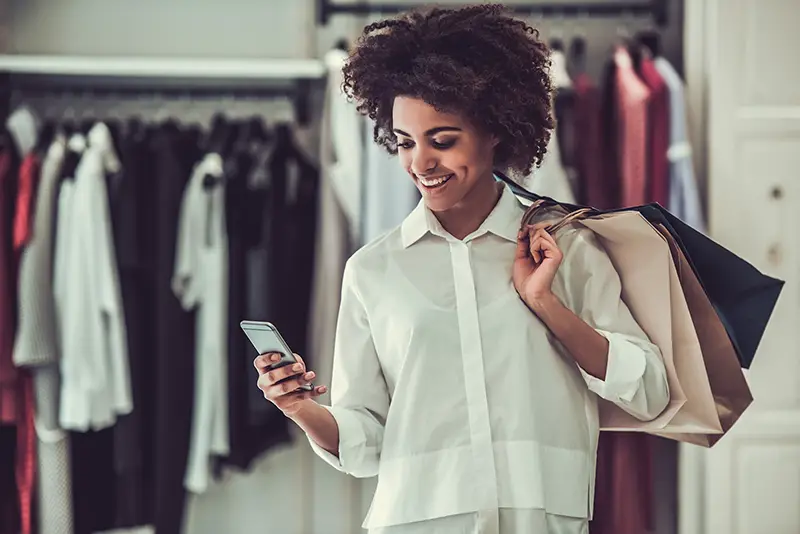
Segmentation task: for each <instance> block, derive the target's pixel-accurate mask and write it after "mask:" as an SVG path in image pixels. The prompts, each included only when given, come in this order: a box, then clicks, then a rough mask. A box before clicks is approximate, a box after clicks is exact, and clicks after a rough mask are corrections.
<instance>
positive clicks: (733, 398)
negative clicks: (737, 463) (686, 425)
mask: <svg viewBox="0 0 800 534" xmlns="http://www.w3.org/2000/svg"><path fill="white" fill-rule="evenodd" d="M654 226H655V228H656V229H657V230H658V231H659V232H660V233H661V235H663V236H664V238H665V239H666V240H667V243H668V244H669V247H670V250H671V252H672V257H673V260H674V262H675V265H676V267H677V270H678V278H679V279H680V281H681V287H682V288H683V294H684V296H685V297H686V302H687V304H688V305H689V311H690V312H691V315H692V321H693V323H694V327H695V331H696V332H697V336H698V339H699V340H700V346H701V347H702V349H703V362H704V363H705V367H706V375H707V376H708V381H709V385H710V386H711V392H712V394H713V396H714V404H715V407H716V411H717V416H718V417H719V422H720V428H721V433H709V434H696V433H695V434H692V433H679V432H672V433H668V432H664V433H656V434H657V435H660V436H662V437H666V438H670V439H674V440H678V441H684V442H688V443H694V444H696V445H702V446H705V447H711V446H712V445H714V444H715V443H716V442H717V441H719V439H720V438H721V437H722V435H723V434H724V433H726V432H728V431H729V430H730V429H731V427H733V425H734V423H736V421H737V420H738V419H739V417H740V416H741V415H742V414H743V413H744V411H745V410H746V409H747V408H748V406H750V404H751V403H752V402H753V395H752V394H751V392H750V387H749V385H748V384H747V380H746V379H745V377H744V374H743V373H742V370H741V367H740V365H739V360H738V358H737V354H736V349H735V348H734V346H733V343H732V342H731V340H730V337H729V336H728V333H727V331H726V330H725V326H724V325H723V324H722V321H720V319H719V316H718V315H717V312H716V310H714V307H713V306H712V305H711V302H710V301H709V300H708V297H707V296H706V294H705V291H704V290H703V287H702V285H701V284H700V281H699V280H698V279H697V276H696V275H695V273H694V271H693V270H692V268H691V266H690V265H689V262H688V260H687V258H686V256H685V255H684V253H683V251H682V250H681V249H680V247H679V246H678V243H677V242H676V240H675V238H674V237H673V236H672V235H671V234H670V232H669V230H668V229H667V227H666V226H665V225H663V224H655V225H654ZM681 415H682V414H680V413H678V414H677V415H676V417H675V419H673V422H680V420H681Z"/></svg>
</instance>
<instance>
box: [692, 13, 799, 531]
mask: <svg viewBox="0 0 800 534" xmlns="http://www.w3.org/2000/svg"><path fill="white" fill-rule="evenodd" d="M705 8H706V12H705V13H704V15H705V17H704V20H705V21H706V23H705V30H706V31H705V38H706V42H705V46H706V52H707V54H708V56H707V63H706V65H707V66H706V72H707V78H706V80H707V84H708V85H707V98H708V100H707V108H708V116H707V120H708V124H707V126H708V138H707V143H708V172H709V174H708V203H709V223H710V232H711V235H712V237H713V238H714V239H716V240H717V241H719V242H720V243H721V244H723V245H724V246H726V247H728V248H730V249H731V250H733V251H735V252H736V253H738V254H740V255H741V256H743V257H744V258H746V259H748V260H749V261H751V262H752V263H753V264H754V265H756V266H757V267H758V268H759V269H762V270H763V271H765V272H766V273H768V274H770V275H773V276H776V277H778V278H781V279H784V280H786V281H787V283H786V286H785V288H784V293H783V294H782V296H781V298H780V300H779V302H778V306H777V308H776V311H775V314H774V316H773V319H772V322H771V323H770V325H769V327H768V329H767V332H766V334H765V337H764V340H763V342H762V344H761V347H760V349H759V353H758V354H757V356H756V360H755V362H754V364H753V367H752V369H751V370H750V372H749V375H748V378H749V381H750V384H751V387H752V391H753V396H754V397H755V402H754V403H753V405H752V406H751V408H750V410H749V411H748V412H747V413H746V414H745V416H744V417H742V419H741V420H740V421H739V422H738V423H737V425H736V426H735V427H734V429H733V431H732V432H730V434H729V435H728V436H726V437H725V438H724V439H722V440H721V441H720V442H719V443H718V444H717V445H716V446H715V447H714V448H713V449H711V450H709V451H699V450H693V449H691V448H690V447H684V448H683V450H682V459H687V460H688V461H693V460H698V457H699V460H700V461H699V462H696V463H695V464H694V465H696V466H698V467H700V469H701V472H702V473H703V476H702V477H699V481H698V486H697V487H695V488H694V495H696V496H697V497H701V499H700V501H701V502H702V504H698V505H697V506H695V503H694V502H692V501H690V500H689V499H687V498H684V499H682V500H683V502H684V503H686V504H687V506H686V507H683V508H682V510H681V513H682V514H693V513H695V512H697V514H696V519H697V520H696V521H695V522H694V524H695V527H694V528H688V527H687V528H684V529H682V532H684V533H685V534H688V533H689V531H691V532H692V533H698V534H699V533H700V532H705V533H708V534H718V533H720V534H721V533H726V534H762V533H765V532H769V533H772V534H795V533H797V532H800V506H798V503H800V313H798V312H800V300H799V299H798V296H800V295H798V279H799V278H800V277H798V273H800V231H798V228H800V176H798V173H799V172H800V66H799V64H798V62H797V58H796V51H797V50H798V49H800V33H798V31H797V27H798V23H800V0H706V2H705ZM686 52H687V54H691V53H692V50H691V48H687V51H686ZM682 473H687V469H686V468H685V467H684V468H682ZM688 474H689V475H690V476H691V475H692V474H691V473H688ZM700 488H702V489H700ZM690 491H692V488H688V489H687V491H686V492H687V493H688V492H690ZM684 497H685V495H684ZM687 501H688V502H687ZM690 523H691V521H682V524H684V525H690ZM700 525H702V527H699V526H700Z"/></svg>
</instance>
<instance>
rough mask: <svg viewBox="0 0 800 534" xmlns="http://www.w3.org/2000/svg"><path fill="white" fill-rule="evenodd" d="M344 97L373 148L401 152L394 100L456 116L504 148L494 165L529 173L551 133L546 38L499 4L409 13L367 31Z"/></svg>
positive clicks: (348, 71) (350, 65) (347, 71)
mask: <svg viewBox="0 0 800 534" xmlns="http://www.w3.org/2000/svg"><path fill="white" fill-rule="evenodd" d="M343 89H344V91H345V93H346V94H347V95H348V97H350V98H351V99H353V100H355V102H356V104H357V106H358V110H359V112H360V113H362V114H364V115H367V116H369V117H370V118H371V119H372V120H373V121H374V122H375V126H374V133H373V136H374V140H375V142H376V143H378V144H379V145H382V146H383V147H384V148H386V150H387V151H389V153H391V154H396V153H397V141H396V138H395V136H394V134H393V133H392V108H393V104H394V99H395V97H396V96H401V95H402V96H408V97H411V98H419V99H421V100H423V101H424V102H426V103H428V104H429V105H431V106H433V107H434V108H436V109H437V110H439V111H443V112H448V113H455V114H459V115H461V116H462V117H465V118H466V119H467V120H469V121H470V122H471V123H472V124H473V125H474V126H475V127H477V128H480V129H482V130H483V131H484V132H487V133H490V134H492V135H494V136H496V137H497V138H498V139H499V143H498V146H497V149H496V151H495V161H494V165H495V167H496V168H498V169H499V170H500V169H502V170H505V171H511V172H518V173H520V174H522V175H527V174H528V173H530V171H531V170H532V168H533V167H534V166H535V165H537V166H538V165H539V164H541V161H542V158H543V156H544V154H545V151H546V149H547V144H548V142H549V140H550V134H551V131H552V129H553V127H554V121H553V118H552V113H551V106H552V100H551V99H552V91H553V88H552V84H551V79H550V51H549V50H548V48H547V46H546V45H545V44H544V43H543V42H542V41H541V40H540V39H539V32H538V30H535V29H534V28H532V27H530V26H529V25H527V24H526V23H525V22H524V21H522V20H518V19H515V18H512V17H511V16H508V15H507V14H506V13H505V8H504V7H503V6H502V5H499V4H483V5H476V6H470V7H464V8H460V9H444V8H434V9H431V10H428V11H414V12H410V13H405V14H403V15H400V16H398V17H397V18H393V19H388V20H383V21H380V22H376V23H374V24H370V25H368V26H367V27H366V28H364V32H363V34H362V35H361V37H360V38H359V40H358V42H357V44H356V46H355V49H354V50H353V52H352V54H351V55H350V57H349V59H348V61H347V63H346V64H345V67H344V84H343Z"/></svg>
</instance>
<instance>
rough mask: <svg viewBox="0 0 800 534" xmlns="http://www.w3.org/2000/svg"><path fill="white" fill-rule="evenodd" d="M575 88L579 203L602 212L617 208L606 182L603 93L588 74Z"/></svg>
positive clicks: (581, 76) (579, 79)
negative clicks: (601, 119)
mask: <svg viewBox="0 0 800 534" xmlns="http://www.w3.org/2000/svg"><path fill="white" fill-rule="evenodd" d="M573 87H574V89H575V106H574V118H575V169H576V170H577V172H578V191H577V193H578V195H577V196H578V199H577V200H578V203H579V204H588V205H589V206H593V207H595V208H600V209H610V208H614V207H616V202H615V201H614V188H612V187H610V186H609V184H608V183H607V182H606V181H605V180H604V174H603V154H602V146H601V143H602V141H601V139H602V131H601V124H600V91H599V90H598V89H597V86H596V85H595V84H594V82H592V79H591V78H590V77H589V75H588V74H585V73H583V74H580V75H578V76H576V77H575V80H574V81H573Z"/></svg>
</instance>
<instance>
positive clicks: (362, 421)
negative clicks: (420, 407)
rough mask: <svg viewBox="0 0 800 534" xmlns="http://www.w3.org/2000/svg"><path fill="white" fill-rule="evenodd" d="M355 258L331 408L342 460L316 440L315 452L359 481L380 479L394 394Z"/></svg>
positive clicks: (339, 330)
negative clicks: (357, 279)
mask: <svg viewBox="0 0 800 534" xmlns="http://www.w3.org/2000/svg"><path fill="white" fill-rule="evenodd" d="M354 271H355V269H354V268H353V262H352V259H351V260H350V261H348V262H347V265H346V266H345V270H344V278H343V281H342V299H341V304H340V308H339V317H338V322H337V326H336V341H335V343H334V354H333V378H332V383H331V406H330V407H326V408H327V409H328V410H329V411H330V413H331V414H332V415H333V417H334V419H335V420H336V424H337V425H338V426H339V457H338V458H337V457H336V456H335V455H333V454H330V453H329V452H327V451H325V450H324V449H323V448H322V447H320V446H319V445H317V444H316V443H315V442H314V441H313V440H312V439H311V438H309V441H310V442H311V447H312V448H313V449H314V451H315V452H316V453H317V454H318V455H319V456H320V457H321V458H322V459H323V460H325V461H326V462H327V463H329V464H330V465H332V466H333V467H334V468H336V469H338V470H339V471H342V472H345V473H348V474H350V475H353V476H355V477H359V478H367V477H373V476H376V475H377V474H378V463H379V460H380V454H381V446H382V443H383V430H384V424H385V422H386V414H387V413H388V411H389V392H388V387H387V385H386V379H385V377H384V375H383V370H382V369H381V365H380V362H379V360H378V355H377V352H376V350H375V345H374V343H373V340H372V332H371V330H370V325H369V320H368V317H367V313H366V309H365V307H364V303H363V300H362V298H361V296H360V295H359V292H358V289H357V284H356V282H355V273H354Z"/></svg>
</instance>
